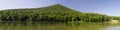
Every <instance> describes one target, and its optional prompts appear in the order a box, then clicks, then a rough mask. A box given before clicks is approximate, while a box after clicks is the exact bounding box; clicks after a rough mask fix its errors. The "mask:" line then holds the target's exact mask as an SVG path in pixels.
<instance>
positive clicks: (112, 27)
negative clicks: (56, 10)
mask: <svg viewBox="0 0 120 30" xmlns="http://www.w3.org/2000/svg"><path fill="white" fill-rule="evenodd" d="M0 30H120V24H119V23H118V24H111V23H86V22H84V23H56V22H47V23H23V22H0Z"/></svg>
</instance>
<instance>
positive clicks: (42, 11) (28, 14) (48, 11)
mask: <svg viewBox="0 0 120 30" xmlns="http://www.w3.org/2000/svg"><path fill="white" fill-rule="evenodd" d="M111 19H115V20H119V19H120V17H113V16H107V15H104V14H97V13H83V12H79V11H75V10H72V9H69V8H67V7H65V6H62V5H60V4H55V5H52V6H48V7H42V8H27V9H8V10H2V11H0V21H28V22H29V21H34V22H35V21H40V22H42V21H51V22H68V21H84V22H104V21H111Z"/></svg>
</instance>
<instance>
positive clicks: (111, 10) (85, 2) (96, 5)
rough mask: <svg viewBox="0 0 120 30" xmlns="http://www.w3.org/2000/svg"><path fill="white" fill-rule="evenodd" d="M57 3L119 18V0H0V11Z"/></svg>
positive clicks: (78, 9)
mask: <svg viewBox="0 0 120 30" xmlns="http://www.w3.org/2000/svg"><path fill="white" fill-rule="evenodd" d="M57 3H59V4H62V5H64V6H66V7H69V8H71V9H74V10H77V11H82V12H94V13H100V14H107V15H110V16H120V14H119V13H120V0H1V1H0V9H1V10H2V9H16V8H37V7H44V6H49V5H53V4H57Z"/></svg>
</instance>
